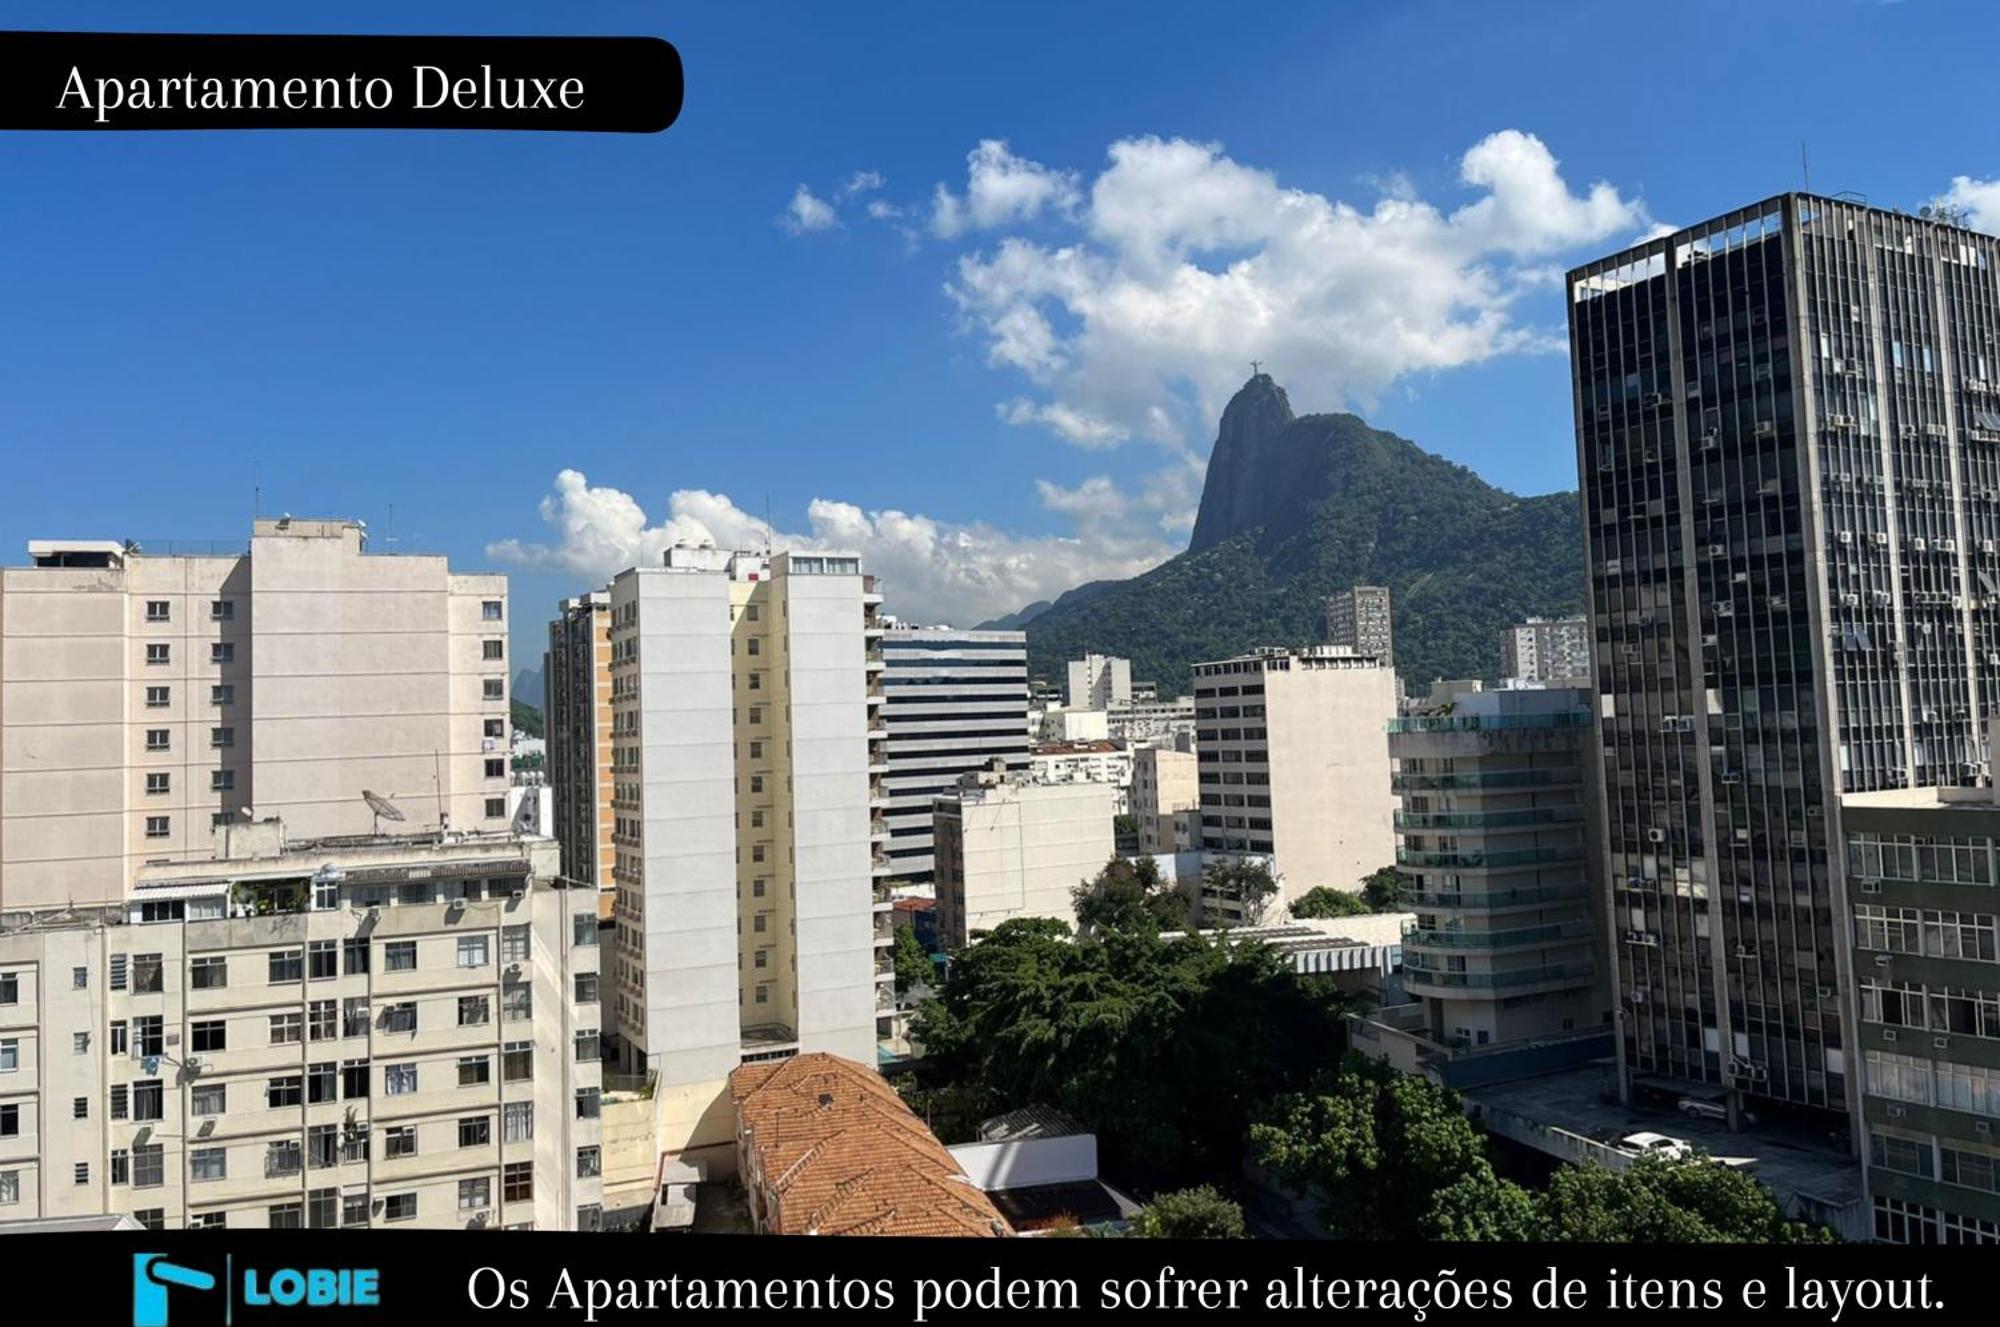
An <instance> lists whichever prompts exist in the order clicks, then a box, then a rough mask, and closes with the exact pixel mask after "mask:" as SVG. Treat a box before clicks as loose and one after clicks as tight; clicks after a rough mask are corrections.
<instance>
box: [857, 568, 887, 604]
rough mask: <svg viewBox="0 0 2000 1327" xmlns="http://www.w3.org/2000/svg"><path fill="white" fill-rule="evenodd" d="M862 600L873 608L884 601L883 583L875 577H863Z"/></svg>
mask: <svg viewBox="0 0 2000 1327" xmlns="http://www.w3.org/2000/svg"><path fill="white" fill-rule="evenodd" d="M861 602H862V603H864V604H866V605H868V606H869V607H871V608H872V607H874V606H875V605H876V604H879V603H881V602H882V585H881V582H880V581H878V580H876V578H875V577H873V576H863V577H862V578H861Z"/></svg>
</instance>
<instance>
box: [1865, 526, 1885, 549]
mask: <svg viewBox="0 0 2000 1327" xmlns="http://www.w3.org/2000/svg"><path fill="white" fill-rule="evenodd" d="M1868 542H1869V543H1871V544H1874V545H1875V546H1876V547H1877V548H1887V547H1888V546H1889V532H1888V531H1887V530H1877V531H1875V532H1874V533H1873V534H1870V535H1869V536H1868Z"/></svg>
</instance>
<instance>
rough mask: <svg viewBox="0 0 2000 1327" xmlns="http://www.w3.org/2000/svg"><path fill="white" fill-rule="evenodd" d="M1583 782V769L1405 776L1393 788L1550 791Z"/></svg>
mask: <svg viewBox="0 0 2000 1327" xmlns="http://www.w3.org/2000/svg"><path fill="white" fill-rule="evenodd" d="M1581 782H1583V771H1582V770H1579V769H1574V768H1572V769H1493V770H1481V769H1472V770H1454V771H1452V772H1451V773H1449V774H1418V773H1402V774H1396V775H1393V776H1392V777H1391V778H1390V780H1389V786H1390V788H1392V789H1393V790H1395V791H1396V792H1432V791H1436V792H1449V791H1451V790H1453V789H1455V788H1549V787H1560V786H1563V785H1565V784H1577V783H1581Z"/></svg>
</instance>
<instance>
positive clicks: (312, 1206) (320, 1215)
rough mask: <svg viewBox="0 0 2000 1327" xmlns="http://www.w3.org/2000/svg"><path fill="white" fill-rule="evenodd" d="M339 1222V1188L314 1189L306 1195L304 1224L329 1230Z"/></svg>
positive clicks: (317, 1228) (316, 1228)
mask: <svg viewBox="0 0 2000 1327" xmlns="http://www.w3.org/2000/svg"><path fill="white" fill-rule="evenodd" d="M339 1224H340V1190H339V1189H314V1190H313V1191H312V1192H311V1193H309V1194H307V1195H306V1225H307V1226H308V1227H310V1228H311V1229H313V1230H331V1229H333V1228H334V1227H335V1226H337V1225H339Z"/></svg>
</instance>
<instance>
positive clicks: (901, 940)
mask: <svg viewBox="0 0 2000 1327" xmlns="http://www.w3.org/2000/svg"><path fill="white" fill-rule="evenodd" d="M891 953H892V955H893V957H894V959H895V962H896V994H898V995H905V994H908V992H909V989H910V987H912V986H915V985H919V984H922V985H930V984H931V983H932V982H934V981H935V980H936V978H937V965H936V964H935V963H933V962H932V961H931V956H930V954H929V953H927V952H926V951H925V949H924V946H923V942H922V941H920V940H918V939H917V930H916V928H915V927H914V926H898V927H897V928H896V944H895V948H894V949H893V950H892V951H891Z"/></svg>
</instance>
